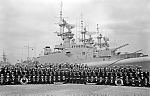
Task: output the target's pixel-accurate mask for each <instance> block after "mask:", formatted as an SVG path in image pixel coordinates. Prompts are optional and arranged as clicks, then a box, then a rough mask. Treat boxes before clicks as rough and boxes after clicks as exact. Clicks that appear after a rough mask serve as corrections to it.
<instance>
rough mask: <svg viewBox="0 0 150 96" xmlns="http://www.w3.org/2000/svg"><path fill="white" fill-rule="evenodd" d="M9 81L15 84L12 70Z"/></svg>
mask: <svg viewBox="0 0 150 96" xmlns="http://www.w3.org/2000/svg"><path fill="white" fill-rule="evenodd" d="M11 83H12V84H15V75H14V72H12V73H11Z"/></svg>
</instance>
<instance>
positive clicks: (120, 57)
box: [37, 7, 150, 66]
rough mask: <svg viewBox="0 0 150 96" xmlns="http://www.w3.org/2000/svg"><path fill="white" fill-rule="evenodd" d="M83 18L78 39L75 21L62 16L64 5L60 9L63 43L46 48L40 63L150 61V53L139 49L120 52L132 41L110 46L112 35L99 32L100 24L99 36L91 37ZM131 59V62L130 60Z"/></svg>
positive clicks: (111, 63) (39, 59)
mask: <svg viewBox="0 0 150 96" xmlns="http://www.w3.org/2000/svg"><path fill="white" fill-rule="evenodd" d="M83 23H84V22H83V20H82V19H81V24H80V25H81V28H80V33H81V35H80V36H81V38H80V39H79V40H78V42H77V40H76V39H75V38H74V36H75V34H74V33H73V32H72V29H73V28H75V26H74V25H73V24H70V23H68V22H67V21H66V20H65V18H63V16H62V7H61V11H60V21H59V23H58V25H59V28H60V31H59V32H55V33H56V34H57V36H58V37H61V39H62V43H61V44H58V45H55V47H54V51H52V49H51V47H50V46H46V47H45V48H44V55H43V56H39V57H38V58H37V61H39V62H40V63H42V64H44V63H66V62H68V63H84V64H87V65H89V66H95V65H96V66H97V65H100V66H106V65H107V66H109V65H114V64H117V63H120V62H121V64H123V63H129V64H131V63H133V62H136V61H137V62H136V63H139V62H140V64H141V62H145V61H150V58H149V57H148V55H145V54H143V53H142V52H140V51H141V50H138V51H135V52H126V53H123V52H118V50H119V49H120V48H123V47H125V46H128V45H129V44H123V45H121V46H118V47H116V48H110V45H109V38H108V37H106V36H104V35H103V34H102V33H101V32H99V27H98V24H97V32H95V33H96V35H97V36H96V39H97V40H94V38H93V37H92V34H94V33H92V32H91V33H90V32H89V31H88V30H87V28H86V27H84V26H83ZM129 61H130V62H129Z"/></svg>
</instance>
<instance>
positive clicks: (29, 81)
mask: <svg viewBox="0 0 150 96" xmlns="http://www.w3.org/2000/svg"><path fill="white" fill-rule="evenodd" d="M28 83H29V84H30V83H32V77H31V75H29V76H28Z"/></svg>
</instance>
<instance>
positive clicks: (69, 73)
mask: <svg viewBox="0 0 150 96" xmlns="http://www.w3.org/2000/svg"><path fill="white" fill-rule="evenodd" d="M55 67H56V66H55ZM67 68H68V67H67ZM117 78H121V79H122V80H123V85H125V86H149V72H148V71H144V72H142V70H141V69H140V68H131V67H113V68H107V67H106V68H98V67H97V68H90V67H89V68H88V67H84V69H83V70H80V69H79V68H78V67H77V66H76V68H72V67H69V68H68V69H63V70H59V69H57V68H56V69H55V68H53V67H50V68H48V69H46V68H44V69H43V68H35V67H33V68H15V67H13V68H12V69H9V68H1V70H0V84H2V85H3V84H6V85H7V84H20V83H29V84H39V83H40V84H42V83H44V84H45V83H46V84H52V83H54V82H64V83H96V84H106V85H114V84H115V80H116V79H117ZM20 81H21V82H20Z"/></svg>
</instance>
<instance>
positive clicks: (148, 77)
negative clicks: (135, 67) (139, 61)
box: [144, 70, 150, 86]
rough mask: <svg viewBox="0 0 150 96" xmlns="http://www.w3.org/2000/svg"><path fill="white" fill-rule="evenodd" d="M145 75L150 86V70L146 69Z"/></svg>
mask: <svg viewBox="0 0 150 96" xmlns="http://www.w3.org/2000/svg"><path fill="white" fill-rule="evenodd" d="M144 77H145V83H147V84H146V86H149V85H150V81H149V80H150V76H149V72H148V71H147V70H146V71H145V72H144Z"/></svg>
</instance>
